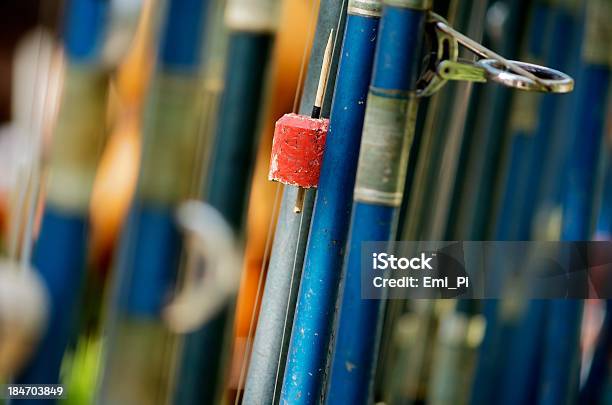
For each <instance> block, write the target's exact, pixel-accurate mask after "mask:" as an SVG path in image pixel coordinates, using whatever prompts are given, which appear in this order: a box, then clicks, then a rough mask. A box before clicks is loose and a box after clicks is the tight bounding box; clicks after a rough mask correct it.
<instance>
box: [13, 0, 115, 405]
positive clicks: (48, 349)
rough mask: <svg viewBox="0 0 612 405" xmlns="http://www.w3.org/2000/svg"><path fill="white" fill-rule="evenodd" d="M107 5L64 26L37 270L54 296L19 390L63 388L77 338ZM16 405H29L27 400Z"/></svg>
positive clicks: (101, 112) (100, 136)
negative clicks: (68, 354) (62, 375)
mask: <svg viewBox="0 0 612 405" xmlns="http://www.w3.org/2000/svg"><path fill="white" fill-rule="evenodd" d="M109 7H110V5H109V2H102V3H100V2H97V1H91V0H74V1H72V2H71V3H70V4H69V7H68V8H67V18H66V21H65V26H64V38H63V43H64V54H65V60H66V66H65V74H64V83H63V90H62V91H63V94H62V95H61V101H60V106H59V112H58V117H57V121H56V125H55V128H54V134H53V140H52V145H51V150H50V154H49V155H48V156H47V161H46V162H45V165H46V171H47V172H48V176H47V179H46V187H45V189H46V195H45V201H46V203H45V210H44V214H43V218H42V226H41V232H40V235H39V237H38V240H37V241H36V245H35V250H34V254H33V264H34V267H35V268H36V269H37V271H38V272H39V274H40V275H41V277H42V279H43V282H44V284H45V286H46V288H47V289H48V291H49V308H50V311H49V320H48V325H49V327H48V328H47V330H46V332H45V334H44V336H43V338H42V340H41V342H40V344H39V345H38V348H37V350H36V353H35V355H34V357H33V358H32V359H31V361H30V362H29V364H28V365H27V366H26V368H25V369H24V370H22V371H21V373H20V374H19V375H18V376H16V378H15V382H16V383H19V384H33V383H38V384H41V383H45V384H56V383H57V382H58V381H59V372H60V366H61V363H62V358H63V356H64V352H65V350H66V348H67V346H68V344H69V341H70V339H71V338H72V337H73V336H74V333H75V330H74V329H75V323H76V318H77V312H78V308H79V305H78V302H79V299H80V292H81V291H82V290H81V286H82V283H83V280H84V277H85V261H86V250H87V228H88V208H89V199H90V195H91V188H92V185H93V179H94V176H95V172H96V167H97V163H98V159H99V155H100V151H101V146H102V144H103V142H104V138H105V129H104V122H105V117H106V93H107V87H108V66H104V55H103V52H102V51H103V44H104V39H105V38H106V36H107V32H106V28H107V22H108V14H109ZM22 401H23V402H19V400H17V401H15V403H27V401H28V400H22Z"/></svg>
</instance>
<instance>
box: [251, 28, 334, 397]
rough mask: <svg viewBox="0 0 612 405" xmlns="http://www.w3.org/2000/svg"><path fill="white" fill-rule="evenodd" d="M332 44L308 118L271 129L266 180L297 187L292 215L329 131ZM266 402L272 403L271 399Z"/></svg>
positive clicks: (310, 183) (272, 368) (292, 117)
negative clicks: (326, 110)
mask: <svg viewBox="0 0 612 405" xmlns="http://www.w3.org/2000/svg"><path fill="white" fill-rule="evenodd" d="M333 40H334V30H333V29H332V30H331V31H330V33H329V38H328V40H327V44H326V46H325V52H324V54H323V62H322V65H321V73H320V75H319V83H318V86H317V92H316V96H315V102H314V105H313V107H312V112H311V114H310V117H308V116H304V115H298V114H293V113H291V114H285V115H284V116H283V117H282V118H280V119H279V120H278V121H276V125H275V130H274V141H273V144H272V157H271V162H272V163H271V165H270V172H269V179H271V180H274V181H278V182H280V183H284V184H286V185H290V186H297V187H298V195H297V199H296V201H295V206H294V212H296V213H299V212H301V210H302V208H303V204H304V199H303V197H304V193H305V191H306V189H308V188H312V187H315V186H316V185H317V183H318V179H319V176H320V171H319V168H320V163H321V159H322V153H323V147H324V144H325V140H326V137H327V133H328V127H329V120H328V119H322V118H321V107H322V105H323V99H324V98H325V92H326V86H327V81H328V79H329V71H330V67H331V57H332V51H333V44H334V41H333ZM296 145H297V146H296ZM294 151H297V152H298V154H295V153H293V152H294ZM262 338H265V336H263V335H261V336H260V337H259V340H258V341H257V343H256V344H257V346H258V348H259V347H261V346H263V345H264V344H265V345H267V343H268V342H267V341H264V342H262V341H261V339H262ZM256 339H257V338H256ZM268 364H269V366H266V365H264V364H262V363H257V362H255V363H252V365H251V367H252V379H251V381H253V380H254V379H255V378H261V375H265V373H268V374H269V375H274V376H276V374H277V373H278V366H277V365H275V364H274V363H268ZM266 368H268V370H266ZM270 381H271V380H270ZM247 382H248V381H247ZM251 384H253V383H251ZM261 388H263V386H258V388H256V387H253V386H252V385H251V386H250V387H248V388H245V396H244V398H243V401H246V402H247V403H250V402H251V401H255V402H259V401H261V399H262V398H260V397H261V396H262V395H264V396H266V395H270V394H272V395H273V394H274V393H273V390H272V391H267V392H264V393H263V394H262V392H261ZM254 397H255V398H254ZM269 399H270V400H271V401H273V398H269Z"/></svg>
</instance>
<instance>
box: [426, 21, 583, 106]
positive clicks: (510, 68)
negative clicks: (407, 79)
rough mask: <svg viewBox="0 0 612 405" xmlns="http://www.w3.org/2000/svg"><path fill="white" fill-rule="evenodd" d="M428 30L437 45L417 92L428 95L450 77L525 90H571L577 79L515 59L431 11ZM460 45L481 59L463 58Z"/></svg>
mask: <svg viewBox="0 0 612 405" xmlns="http://www.w3.org/2000/svg"><path fill="white" fill-rule="evenodd" d="M426 33H427V35H429V39H430V42H431V46H432V48H433V50H432V52H431V54H430V58H432V59H430V60H429V61H428V65H427V69H426V70H425V72H424V73H423V74H422V75H421V78H420V79H419V83H418V84H417V95H418V96H419V97H427V96H431V95H432V94H434V93H435V92H436V91H438V90H439V89H440V88H441V87H442V86H443V85H444V84H445V83H446V82H447V81H448V80H461V81H472V82H480V83H484V82H487V81H488V80H490V81H493V82H496V83H500V84H503V85H504V86H507V87H512V88H516V89H519V90H525V91H539V92H551V93H567V92H570V91H572V90H573V88H574V80H573V79H572V78H571V77H570V76H568V75H566V74H565V73H563V72H560V71H557V70H554V69H550V68H547V67H544V66H539V65H534V64H531V63H525V62H520V61H512V60H508V59H506V58H504V57H503V56H501V55H499V54H497V53H495V52H493V51H492V50H490V49H488V48H486V47H485V46H483V45H481V44H479V43H478V42H476V41H474V40H473V39H471V38H469V37H467V36H465V35H463V34H462V33H460V32H459V31H457V30H455V29H453V28H452V27H451V26H450V25H449V24H448V22H447V21H446V20H445V19H444V18H442V17H441V16H439V15H437V14H435V13H430V14H429V20H428V23H427V28H426ZM459 44H461V45H463V46H465V47H466V48H467V49H469V50H470V51H471V52H473V53H474V54H476V55H478V56H480V57H481V58H484V59H481V60H478V61H476V62H471V61H459V60H458V55H459Z"/></svg>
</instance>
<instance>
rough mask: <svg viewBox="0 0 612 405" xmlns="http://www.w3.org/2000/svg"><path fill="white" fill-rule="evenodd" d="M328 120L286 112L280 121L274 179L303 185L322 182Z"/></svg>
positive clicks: (271, 175) (274, 145)
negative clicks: (320, 177)
mask: <svg viewBox="0 0 612 405" xmlns="http://www.w3.org/2000/svg"><path fill="white" fill-rule="evenodd" d="M328 126H329V120H328V119H317V118H311V117H308V116H305V115H298V114H293V113H291V114H285V115H284V116H283V117H282V118H280V119H279V120H278V121H276V126H275V128H274V142H273V143H272V156H271V159H270V172H269V174H268V178H269V179H270V180H274V181H279V182H281V183H284V184H289V185H292V186H298V187H302V188H312V187H316V186H317V184H318V183H319V174H320V173H321V163H322V161H323V151H324V148H325V136H326V135H327V129H328Z"/></svg>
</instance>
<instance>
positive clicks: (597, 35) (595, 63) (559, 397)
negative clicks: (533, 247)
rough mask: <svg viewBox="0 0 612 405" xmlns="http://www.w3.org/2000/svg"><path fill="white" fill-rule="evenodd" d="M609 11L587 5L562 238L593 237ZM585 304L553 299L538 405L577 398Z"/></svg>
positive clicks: (609, 65)
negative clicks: (581, 324) (581, 330)
mask: <svg viewBox="0 0 612 405" xmlns="http://www.w3.org/2000/svg"><path fill="white" fill-rule="evenodd" d="M611 12H612V1H610V0H592V1H589V2H588V3H586V4H585V5H584V13H585V26H584V32H583V35H584V37H583V38H584V39H583V48H582V65H581V67H580V69H579V71H578V81H577V82H578V83H579V85H578V86H577V88H576V93H575V98H574V102H575V104H574V108H575V113H576V115H575V120H574V121H573V122H571V123H570V124H569V127H570V128H571V131H572V132H571V136H572V138H573V141H572V148H571V149H570V152H569V154H568V169H567V170H568V171H567V185H566V189H565V192H564V195H565V199H564V204H563V220H562V227H561V239H562V240H567V241H572V240H589V239H591V238H592V236H593V225H594V220H595V215H594V212H593V209H594V202H595V201H597V200H596V199H597V198H598V196H597V192H596V191H597V187H596V185H597V182H598V178H599V177H600V176H599V175H598V173H599V170H598V162H599V160H600V158H601V157H602V156H603V153H602V151H603V150H604V149H603V134H604V133H605V129H604V122H605V121H604V119H605V118H604V117H605V116H606V111H607V110H606V104H607V101H608V91H609V88H610V79H611V69H612V59H611V58H610V52H609V44H610V41H612V38H610V37H609V30H608V31H606V30H605V29H603V27H606V24H607V18H608V17H609V16H610V13H611ZM604 33H605V34H604ZM582 309H583V302H582V301H581V300H578V299H566V300H554V301H551V303H550V308H549V311H548V317H549V318H548V319H549V320H548V324H547V326H546V332H545V342H546V345H545V349H544V353H543V366H542V374H541V379H542V387H544V388H543V389H541V390H540V392H539V395H538V401H539V403H540V404H558V403H562V402H564V401H575V400H576V399H577V398H578V384H579V380H578V378H579V375H578V374H579V367H580V323H581V319H582Z"/></svg>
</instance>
